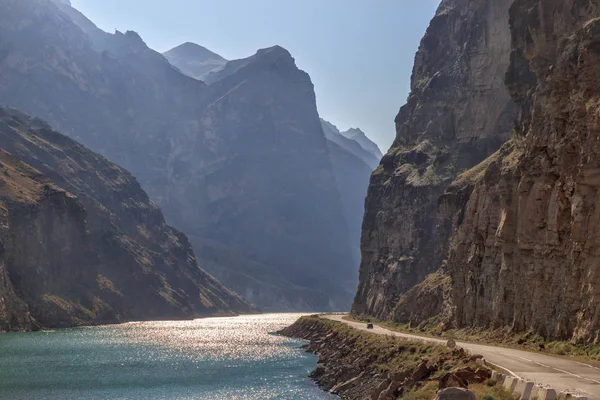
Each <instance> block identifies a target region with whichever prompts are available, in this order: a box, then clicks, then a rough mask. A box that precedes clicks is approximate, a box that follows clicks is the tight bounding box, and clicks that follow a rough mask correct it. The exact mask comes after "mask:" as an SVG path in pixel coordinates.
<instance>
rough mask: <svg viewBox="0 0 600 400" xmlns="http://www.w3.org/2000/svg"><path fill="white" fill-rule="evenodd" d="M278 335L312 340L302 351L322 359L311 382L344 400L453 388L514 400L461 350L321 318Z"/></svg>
mask: <svg viewBox="0 0 600 400" xmlns="http://www.w3.org/2000/svg"><path fill="white" fill-rule="evenodd" d="M279 333H280V334H282V335H285V336H289V337H294V338H299V339H304V340H308V341H309V343H307V344H306V345H305V346H304V348H305V349H306V351H309V352H311V353H313V354H316V355H317V356H319V363H318V365H317V368H316V369H315V370H314V371H313V372H312V373H311V377H312V378H313V379H314V380H315V382H316V383H317V384H318V385H319V386H320V387H321V388H322V389H323V390H326V391H329V392H331V393H335V394H337V395H339V396H340V397H341V398H342V399H349V400H355V399H356V400H364V399H372V400H393V399H398V398H403V399H427V400H431V399H434V398H436V395H437V396H438V397H440V396H439V393H441V392H439V391H440V390H441V389H447V388H451V387H458V388H463V389H466V388H468V389H469V390H470V391H472V393H473V394H474V395H475V396H476V398H484V397H485V398H486V399H490V400H491V399H511V398H512V397H511V396H510V395H509V394H508V393H507V392H505V391H504V390H503V389H502V388H501V387H500V386H499V385H496V382H495V381H494V380H492V379H491V375H492V371H491V370H490V369H489V368H488V367H487V366H485V365H482V364H483V363H482V361H481V356H477V355H470V354H468V353H467V352H465V351H464V350H462V349H450V348H448V347H446V346H439V345H433V344H429V343H422V342H417V341H414V342H412V341H407V340H404V339H401V338H397V337H391V336H383V335H376V334H371V333H368V332H361V331H358V330H356V329H352V328H350V327H347V326H345V325H343V324H339V323H337V322H334V321H329V320H325V319H322V318H319V317H318V316H311V317H304V318H301V319H299V320H298V321H297V322H296V323H294V324H293V325H292V326H290V327H288V328H285V329H283V330H282V331H280V332H279ZM461 393H462V394H464V395H465V396H468V395H470V394H471V393H470V392H467V391H463V392H461ZM440 398H441V397H440ZM465 398H469V397H465Z"/></svg>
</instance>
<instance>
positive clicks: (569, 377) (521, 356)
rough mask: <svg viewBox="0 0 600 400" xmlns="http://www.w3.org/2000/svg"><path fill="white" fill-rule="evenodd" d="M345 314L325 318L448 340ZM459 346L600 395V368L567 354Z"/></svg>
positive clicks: (519, 372) (522, 373)
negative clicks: (403, 330)
mask: <svg viewBox="0 0 600 400" xmlns="http://www.w3.org/2000/svg"><path fill="white" fill-rule="evenodd" d="M344 317H345V315H327V316H325V318H327V319H329V320H332V321H336V322H342V323H344V324H346V325H349V326H351V327H353V328H355V329H358V330H362V331H369V332H372V333H375V334H378V335H393V336H396V337H402V338H406V339H411V340H422V341H426V342H431V343H439V344H442V343H446V340H442V339H435V338H430V337H423V336H417V335H410V334H405V333H400V332H395V331H391V330H389V329H385V328H382V327H380V326H375V327H374V329H372V330H371V329H367V327H366V324H364V323H361V322H352V321H347V320H345V319H343V318H344ZM457 346H459V347H462V348H464V349H465V350H468V351H470V352H471V353H473V354H481V355H482V356H483V357H484V358H485V359H486V361H488V362H490V363H492V364H494V365H497V366H499V367H501V368H503V369H505V370H507V371H509V372H511V373H513V374H514V375H516V376H518V377H520V378H524V379H529V380H532V381H534V382H536V383H540V384H544V385H551V386H552V387H553V388H555V389H556V390H557V391H563V390H574V389H576V390H579V391H583V392H586V393H589V394H591V395H593V396H594V397H596V398H600V368H597V367H594V366H592V365H588V364H585V363H581V362H578V361H571V360H567V359H564V358H558V357H551V356H547V355H544V354H538V353H532V352H528V351H522V350H515V349H507V348H503V347H494V346H485V345H480V344H472V343H464V342H457Z"/></svg>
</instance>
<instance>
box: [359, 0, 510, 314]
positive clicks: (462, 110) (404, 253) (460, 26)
mask: <svg viewBox="0 0 600 400" xmlns="http://www.w3.org/2000/svg"><path fill="white" fill-rule="evenodd" d="M511 3H512V0H499V1H483V0H478V1H463V0H444V1H442V2H441V4H440V6H439V8H438V10H437V13H436V15H435V16H434V18H433V19H432V21H431V24H430V26H429V28H428V29H427V32H426V34H425V37H424V38H423V40H422V41H421V45H420V48H419V51H418V52H417V54H416V57H415V65H414V69H413V74H412V78H411V94H410V96H409V98H408V101H407V104H406V105H404V106H403V107H402V108H401V110H400V112H399V114H398V116H397V117H396V140H395V141H394V144H393V145H392V147H391V149H390V150H389V152H388V153H387V154H386V155H385V156H383V159H382V161H381V164H380V166H379V167H378V168H377V169H376V170H375V172H374V173H373V176H372V177H371V184H370V187H369V193H368V196H367V200H366V206H365V219H364V223H363V234H362V264H361V267H360V283H359V289H358V293H357V296H356V299H355V302H354V307H353V310H354V311H355V312H356V313H359V314H370V315H375V316H377V317H380V318H383V319H387V318H391V319H393V318H396V317H398V318H400V319H402V320H404V319H405V318H404V317H400V316H403V315H407V312H405V311H402V310H395V308H396V306H397V305H398V302H399V301H401V300H403V299H402V297H401V296H402V295H403V294H405V293H406V292H407V291H408V290H409V289H411V288H412V287H413V286H414V285H416V284H418V283H420V282H422V281H423V280H424V279H425V277H426V276H427V275H428V274H430V273H432V272H434V271H436V270H437V269H438V268H439V267H440V266H441V263H442V260H443V259H444V253H445V251H446V249H447V247H448V246H447V245H448V241H447V240H446V239H445V237H444V232H440V231H439V230H438V222H437V219H436V215H437V208H438V201H439V199H440V197H441V196H442V195H443V194H444V192H445V191H446V189H447V188H448V187H449V186H450V184H451V183H452V181H453V180H454V179H455V178H456V177H457V175H458V174H460V173H461V172H462V171H465V170H466V169H469V168H471V167H473V166H474V165H476V164H478V163H479V162H480V161H482V160H483V159H485V158H486V157H488V156H489V155H490V154H492V153H494V152H495V151H496V150H497V149H498V148H499V147H500V146H501V145H502V143H504V142H505V141H506V140H507V139H508V137H509V133H510V131H511V129H512V126H513V121H514V116H515V105H514V103H513V102H512V101H511V99H510V95H509V93H508V90H507V89H506V88H505V85H504V75H505V72H506V68H507V67H508V64H509V60H510V30H509V18H508V9H509V6H510V4H511ZM434 292H435V293H439V291H437V290H436V291H434ZM438 300H439V299H438ZM438 300H436V301H437V303H438V304H441V303H442V301H441V300H439V301H438ZM402 304H407V303H405V302H403V303H402ZM408 314H410V313H408Z"/></svg>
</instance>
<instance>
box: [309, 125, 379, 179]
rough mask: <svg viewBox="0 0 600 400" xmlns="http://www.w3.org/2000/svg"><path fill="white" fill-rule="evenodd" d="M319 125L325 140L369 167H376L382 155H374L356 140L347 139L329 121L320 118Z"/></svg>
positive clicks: (372, 168)
mask: <svg viewBox="0 0 600 400" xmlns="http://www.w3.org/2000/svg"><path fill="white" fill-rule="evenodd" d="M321 127H322V128H323V133H325V137H326V138H327V140H329V141H330V142H332V143H335V144H337V145H338V146H340V147H341V148H343V149H344V150H346V151H347V152H350V153H351V154H353V155H354V156H355V157H358V158H359V159H360V160H361V161H362V162H363V163H365V164H366V165H367V166H368V167H369V168H371V170H374V169H375V168H377V166H378V165H379V161H380V160H381V157H382V156H383V155H380V156H379V157H376V156H375V155H373V154H372V153H371V152H370V151H368V150H365V149H364V148H363V147H362V146H361V144H360V143H359V142H357V141H356V140H353V139H348V138H347V137H346V136H344V135H342V132H340V130H339V129H338V128H337V127H336V126H335V125H333V124H332V123H331V122H328V121H325V120H324V119H321Z"/></svg>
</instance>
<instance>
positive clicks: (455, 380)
mask: <svg viewBox="0 0 600 400" xmlns="http://www.w3.org/2000/svg"><path fill="white" fill-rule="evenodd" d="M451 387H461V388H467V387H468V384H467V382H465V381H464V380H462V379H461V378H459V377H458V376H456V375H454V374H453V373H452V372H449V373H447V374H446V375H444V376H442V377H441V379H440V383H439V389H440V390H441V389H446V388H451Z"/></svg>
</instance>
